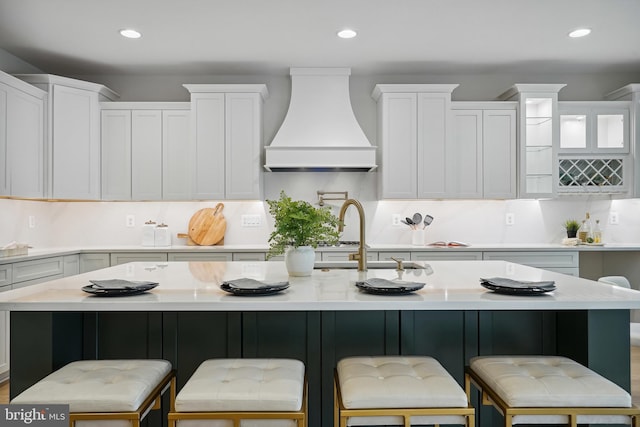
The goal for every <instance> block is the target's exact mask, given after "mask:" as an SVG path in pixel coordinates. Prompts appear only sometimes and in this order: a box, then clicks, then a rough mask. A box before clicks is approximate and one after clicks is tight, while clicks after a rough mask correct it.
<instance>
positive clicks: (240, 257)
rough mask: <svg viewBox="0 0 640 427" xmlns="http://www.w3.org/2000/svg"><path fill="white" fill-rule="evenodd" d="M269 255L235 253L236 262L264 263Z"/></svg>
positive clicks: (262, 253)
mask: <svg viewBox="0 0 640 427" xmlns="http://www.w3.org/2000/svg"><path fill="white" fill-rule="evenodd" d="M266 258H267V254H266V253H264V252H234V253H233V260H234V261H264V260H265V259H266Z"/></svg>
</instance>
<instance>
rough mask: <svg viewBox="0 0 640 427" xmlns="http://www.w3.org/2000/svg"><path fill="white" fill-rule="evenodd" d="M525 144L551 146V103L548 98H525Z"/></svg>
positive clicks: (529, 145)
mask: <svg viewBox="0 0 640 427" xmlns="http://www.w3.org/2000/svg"><path fill="white" fill-rule="evenodd" d="M525 105H526V109H527V113H526V117H527V135H526V139H527V146H528V147H551V146H552V145H553V127H552V126H553V120H552V114H553V109H552V106H553V103H552V100H551V99H550V98H529V99H527V100H526V104H525Z"/></svg>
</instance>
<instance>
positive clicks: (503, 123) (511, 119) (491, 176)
mask: <svg viewBox="0 0 640 427" xmlns="http://www.w3.org/2000/svg"><path fill="white" fill-rule="evenodd" d="M516 105H517V104H516V103H515V102H454V103H452V108H453V135H454V137H453V141H452V143H451V144H450V149H451V155H450V158H452V159H455V161H452V162H451V163H449V164H447V179H448V182H449V188H448V194H449V197H451V198H455V197H458V198H488V199H509V198H515V197H516V193H517V192H516V145H517V140H516Z"/></svg>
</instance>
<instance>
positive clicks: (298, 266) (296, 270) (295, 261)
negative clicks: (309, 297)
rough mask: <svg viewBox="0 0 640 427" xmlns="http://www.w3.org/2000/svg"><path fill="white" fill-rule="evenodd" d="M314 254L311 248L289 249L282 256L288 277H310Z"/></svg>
mask: <svg viewBox="0 0 640 427" xmlns="http://www.w3.org/2000/svg"><path fill="white" fill-rule="evenodd" d="M315 261H316V253H315V250H314V249H313V247H311V246H299V247H297V248H289V249H287V251H286V252H285V254H284V263H285V265H286V266H287V271H288V272H289V276H311V273H312V272H313V264H314V263H315Z"/></svg>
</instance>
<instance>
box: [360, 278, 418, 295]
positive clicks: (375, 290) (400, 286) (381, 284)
mask: <svg viewBox="0 0 640 427" xmlns="http://www.w3.org/2000/svg"><path fill="white" fill-rule="evenodd" d="M356 286H357V287H358V289H360V290H361V291H363V292H367V293H369V294H376V295H389V294H393V295H399V294H408V293H411V292H415V291H417V290H419V289H422V288H423V287H424V283H417V282H403V281H390V280H386V279H376V278H372V279H369V280H367V281H364V282H356Z"/></svg>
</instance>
